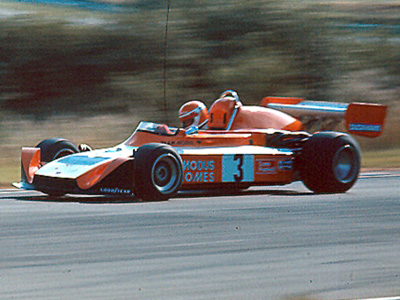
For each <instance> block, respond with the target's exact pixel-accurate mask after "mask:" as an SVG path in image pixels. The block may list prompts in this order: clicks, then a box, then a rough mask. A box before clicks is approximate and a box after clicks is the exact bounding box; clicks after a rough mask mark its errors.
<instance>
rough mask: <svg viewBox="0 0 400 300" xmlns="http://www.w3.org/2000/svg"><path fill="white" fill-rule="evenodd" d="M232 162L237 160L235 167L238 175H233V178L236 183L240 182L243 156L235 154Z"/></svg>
mask: <svg viewBox="0 0 400 300" xmlns="http://www.w3.org/2000/svg"><path fill="white" fill-rule="evenodd" d="M233 160H234V161H237V160H238V161H239V162H238V165H237V168H238V171H239V175H238V174H236V173H235V175H233V178H235V181H236V182H240V181H242V180H243V169H242V167H243V154H235V156H234V158H233Z"/></svg>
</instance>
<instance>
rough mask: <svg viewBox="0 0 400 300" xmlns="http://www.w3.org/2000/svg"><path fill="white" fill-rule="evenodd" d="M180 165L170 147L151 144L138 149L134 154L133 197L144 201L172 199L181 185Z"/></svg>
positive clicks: (181, 168)
mask: <svg viewBox="0 0 400 300" xmlns="http://www.w3.org/2000/svg"><path fill="white" fill-rule="evenodd" d="M182 165H183V164H182V159H181V157H180V155H179V154H178V153H177V152H176V151H175V150H174V149H173V148H172V147H171V146H168V145H165V144H159V143H151V144H147V145H144V146H142V147H140V148H139V149H138V150H137V152H136V154H135V172H134V192H135V195H136V196H137V197H138V198H141V199H143V200H146V201H159V200H168V199H169V198H171V197H173V196H174V195H175V194H176V193H177V192H178V190H179V188H180V187H181V184H182V179H183V167H182Z"/></svg>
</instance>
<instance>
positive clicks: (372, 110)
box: [261, 97, 387, 137]
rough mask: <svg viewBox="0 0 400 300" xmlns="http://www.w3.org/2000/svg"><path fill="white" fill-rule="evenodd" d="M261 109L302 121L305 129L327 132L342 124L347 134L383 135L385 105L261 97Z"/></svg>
mask: <svg viewBox="0 0 400 300" xmlns="http://www.w3.org/2000/svg"><path fill="white" fill-rule="evenodd" d="M261 106H265V107H269V108H273V109H276V110H280V111H282V112H285V113H287V114H289V115H291V116H293V117H295V118H297V119H299V120H301V121H302V122H303V125H304V126H305V127H306V129H307V130H310V128H312V127H316V124H317V125H318V127H319V128H318V130H331V129H332V128H333V127H334V126H336V125H337V124H339V123H340V122H341V121H343V120H344V121H345V126H346V130H347V131H348V132H349V133H351V134H356V135H360V136H366V137H378V136H380V135H381V134H382V132H383V127H384V123H385V118H386V111H387V106H385V105H381V104H371V103H357V102H352V103H341V102H325V101H312V100H305V99H303V98H287V97H265V98H263V99H262V100H261Z"/></svg>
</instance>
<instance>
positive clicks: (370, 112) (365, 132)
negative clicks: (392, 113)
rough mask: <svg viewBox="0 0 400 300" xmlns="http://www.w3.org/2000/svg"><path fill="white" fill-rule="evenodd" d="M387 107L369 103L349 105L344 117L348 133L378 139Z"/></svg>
mask: <svg viewBox="0 0 400 300" xmlns="http://www.w3.org/2000/svg"><path fill="white" fill-rule="evenodd" d="M386 111H387V106H385V105H379V104H370V103H350V104H349V106H348V108H347V111H346V115H345V120H346V128H347V131H348V132H349V133H352V134H357V135H361V136H366V137H378V136H380V135H381V134H382V132H383V126H384V123H385V118H386Z"/></svg>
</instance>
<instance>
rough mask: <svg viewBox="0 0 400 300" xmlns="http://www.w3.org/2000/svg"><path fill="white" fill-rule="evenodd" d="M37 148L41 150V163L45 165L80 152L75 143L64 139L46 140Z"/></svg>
mask: <svg viewBox="0 0 400 300" xmlns="http://www.w3.org/2000/svg"><path fill="white" fill-rule="evenodd" d="M36 148H40V161H41V162H45V163H48V162H51V161H53V160H55V159H57V158H60V157H64V156H67V155H71V154H74V153H78V152H80V151H79V149H78V147H77V146H76V145H75V144H74V143H72V142H70V141H67V140H66V139H63V138H50V139H46V140H44V141H41V142H40V143H39V144H38V145H37V146H36Z"/></svg>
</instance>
